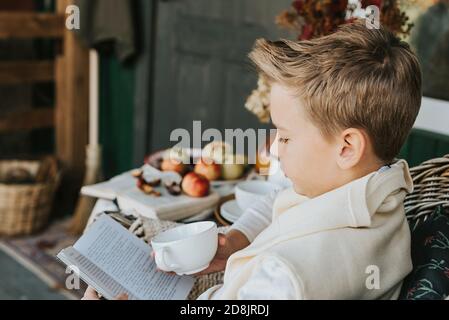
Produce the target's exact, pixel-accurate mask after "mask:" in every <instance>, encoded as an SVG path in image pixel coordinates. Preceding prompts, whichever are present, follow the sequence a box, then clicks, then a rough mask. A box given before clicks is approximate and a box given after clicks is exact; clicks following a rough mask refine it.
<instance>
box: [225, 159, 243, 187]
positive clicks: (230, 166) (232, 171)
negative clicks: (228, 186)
mask: <svg viewBox="0 0 449 320" xmlns="http://www.w3.org/2000/svg"><path fill="white" fill-rule="evenodd" d="M245 163H246V159H245V157H244V156H240V155H227V156H226V159H225V162H224V164H223V165H222V166H221V176H222V178H223V179H224V180H227V181H229V180H238V179H240V178H241V177H242V176H243V174H244V173H245V167H246V165H245Z"/></svg>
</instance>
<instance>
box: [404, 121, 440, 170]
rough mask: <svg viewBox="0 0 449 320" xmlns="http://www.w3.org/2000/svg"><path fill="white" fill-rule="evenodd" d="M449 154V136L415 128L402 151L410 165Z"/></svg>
mask: <svg viewBox="0 0 449 320" xmlns="http://www.w3.org/2000/svg"><path fill="white" fill-rule="evenodd" d="M446 154H449V136H445V135H442V134H438V133H433V132H429V131H425V130H419V129H414V130H413V131H412V132H411V134H410V136H409V138H408V140H407V142H406V143H405V145H404V147H403V148H402V151H401V158H404V159H406V160H407V161H408V162H409V165H410V166H412V167H413V166H416V165H418V164H420V163H422V162H424V161H426V160H429V159H432V158H437V157H441V156H444V155H446Z"/></svg>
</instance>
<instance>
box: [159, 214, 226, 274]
mask: <svg viewBox="0 0 449 320" xmlns="http://www.w3.org/2000/svg"><path fill="white" fill-rule="evenodd" d="M151 246H152V247H153V250H154V251H155V253H156V264H157V266H158V268H159V269H161V270H163V271H166V272H169V271H173V272H175V273H177V274H178V275H184V274H195V273H198V272H200V271H203V270H204V269H206V268H207V267H208V266H209V264H210V262H211V261H212V259H213V258H214V256H215V254H216V252H217V248H218V228H217V225H216V224H215V222H211V221H203V222H197V223H192V224H186V225H183V226H180V227H177V228H173V229H170V230H168V231H165V232H162V233H160V234H158V235H157V236H156V237H154V238H153V240H152V241H151Z"/></svg>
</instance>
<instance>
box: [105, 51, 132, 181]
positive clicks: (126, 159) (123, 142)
mask: <svg viewBox="0 0 449 320" xmlns="http://www.w3.org/2000/svg"><path fill="white" fill-rule="evenodd" d="M133 110H134V66H133V65H122V64H121V63H120V62H119V61H118V60H117V59H116V58H115V57H112V56H101V58H100V143H101V144H102V146H103V173H104V175H105V177H106V178H110V177H112V176H114V175H116V174H118V173H120V172H123V171H125V170H129V169H131V168H132V154H133V150H132V145H133V144H132V141H133V137H132V135H133Z"/></svg>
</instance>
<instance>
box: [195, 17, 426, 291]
mask: <svg viewBox="0 0 449 320" xmlns="http://www.w3.org/2000/svg"><path fill="white" fill-rule="evenodd" d="M250 58H251V59H252V61H253V62H254V63H255V65H256V66H257V68H258V70H259V71H260V72H261V73H262V74H263V75H264V76H265V77H267V78H268V79H269V80H270V82H271V85H272V91H271V116H272V121H273V123H274V125H275V126H276V127H277V129H278V134H277V140H276V142H275V143H274V144H273V146H272V150H271V151H272V153H273V154H275V155H277V156H278V157H279V159H280V162H281V167H282V169H283V171H284V173H285V174H286V176H287V177H288V178H289V179H290V180H291V181H292V183H293V187H292V188H291V189H287V190H284V191H282V192H280V193H279V194H278V195H277V196H276V198H275V200H274V203H272V201H271V199H274V196H271V198H270V197H269V198H267V199H265V201H263V202H261V203H259V204H257V206H256V207H255V208H252V209H251V210H249V211H248V212H246V213H245V215H244V216H243V217H242V218H241V219H240V220H239V221H238V222H237V223H236V224H235V225H234V226H233V228H232V230H231V231H230V232H229V233H228V234H227V235H226V236H222V237H220V240H219V243H220V246H219V252H218V254H217V257H216V259H215V260H214V261H213V264H212V265H211V267H210V268H209V269H208V270H206V272H212V271H217V270H220V269H224V267H225V278H224V284H223V285H221V286H216V287H213V288H211V289H209V290H207V291H206V292H205V293H203V294H202V295H201V297H200V299H266V300H269V299H397V297H398V295H399V292H400V289H401V285H402V280H403V279H404V278H405V276H406V275H407V274H408V273H409V272H410V271H411V270H412V263H411V257H410V231H409V227H408V224H407V220H406V218H405V214H404V208H403V200H404V197H405V195H406V193H407V192H411V191H412V188H413V183H412V180H411V177H410V174H409V170H408V166H407V163H406V162H405V161H394V159H395V157H396V156H397V154H398V153H399V150H400V148H401V146H402V145H403V143H404V141H405V139H406V137H407V136H408V134H409V131H410V130H411V128H412V126H413V123H414V122H415V119H416V117H417V115H418V112H419V108H420V105H421V97H422V93H421V71H420V67H419V63H418V61H417V59H416V57H415V55H414V54H413V53H412V51H411V50H410V48H409V46H408V45H407V44H406V43H404V42H401V41H400V40H398V39H397V38H395V37H394V35H393V34H391V33H390V32H388V31H386V30H385V29H380V30H369V29H367V28H366V26H365V24H364V22H363V21H360V22H356V23H353V24H348V25H345V26H343V27H342V28H341V29H340V30H339V31H338V32H336V33H334V34H332V35H329V36H326V37H321V38H318V39H315V40H311V41H303V42H292V41H286V40H284V41H278V42H269V41H266V40H258V41H257V43H256V45H255V48H254V50H253V51H252V52H251V54H250Z"/></svg>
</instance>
